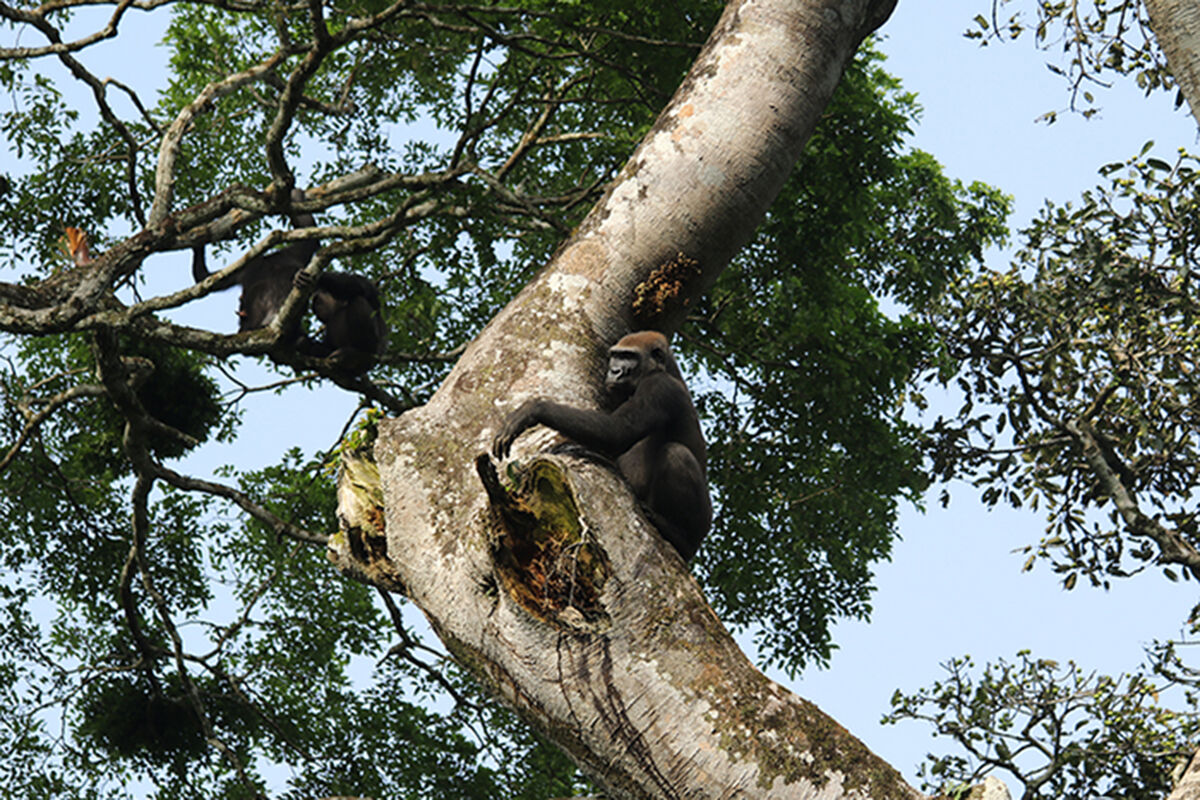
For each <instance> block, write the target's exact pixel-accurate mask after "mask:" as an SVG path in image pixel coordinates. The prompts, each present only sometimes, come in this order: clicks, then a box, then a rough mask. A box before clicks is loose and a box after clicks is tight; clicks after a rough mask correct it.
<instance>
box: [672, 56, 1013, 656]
mask: <svg viewBox="0 0 1200 800" xmlns="http://www.w3.org/2000/svg"><path fill="white" fill-rule="evenodd" d="M880 60H881V59H880V56H879V55H878V53H877V52H875V51H874V50H872V49H870V48H869V47H865V48H864V49H863V50H862V51H860V53H859V56H858V58H857V59H856V61H855V62H854V64H853V65H852V66H851V68H850V69H849V70H848V71H847V73H846V75H845V76H844V77H843V79H842V82H841V84H840V85H839V87H838V90H837V92H836V93H835V95H834V98H833V101H832V102H831V103H830V105H829V107H828V108H827V109H826V113H825V117H824V119H823V120H822V122H821V124H820V125H819V126H818V128H817V130H816V132H815V133H814V135H813V137H812V139H811V140H810V143H809V145H808V147H807V148H806V150H805V152H804V155H803V156H802V157H801V160H800V162H799V164H798V165H797V168H796V171H795V173H794V174H793V176H792V177H791V179H790V180H789V182H788V183H787V185H786V186H785V188H784V190H783V191H782V192H781V194H780V197H779V199H778V200H777V201H776V203H775V204H774V205H773V206H772V208H771V210H770V211H769V212H768V216H767V220H766V222H765V224H764V225H763V227H762V228H761V229H760V231H759V234H758V236H757V237H756V239H755V240H754V241H753V242H752V243H751V244H750V245H749V246H748V247H747V248H746V249H745V250H744V252H743V253H742V254H741V255H739V257H738V258H737V259H736V260H735V262H734V263H733V264H731V265H730V267H729V268H728V269H726V271H725V272H724V273H723V274H722V276H721V278H720V279H719V281H718V283H717V286H716V287H715V288H714V289H713V291H712V292H711V294H710V295H709V296H708V297H707V298H706V300H705V301H704V303H703V305H702V306H701V307H700V308H699V309H697V313H696V314H695V315H694V316H693V318H692V319H691V320H690V321H689V324H688V326H687V327H685V329H684V341H683V342H682V346H683V348H684V350H685V352H688V353H690V354H693V355H694V356H696V357H698V358H700V359H701V363H703V365H704V367H705V369H706V370H707V372H708V373H709V374H710V375H712V376H715V377H716V378H717V379H718V380H717V381H716V382H715V386H714V388H712V389H708V390H705V391H701V392H697V401H698V404H699V407H700V409H701V414H702V416H703V417H704V418H705V420H706V422H707V427H708V430H709V432H710V435H709V448H710V467H709V471H710V473H709V474H710V477H711V479H712V482H713V483H714V485H715V487H716V492H717V495H718V505H719V509H720V513H719V514H718V516H717V520H716V524H715V526H714V530H713V532H712V534H710V538H709V540H708V543H707V544H706V545H705V546H704V547H703V548H701V554H700V557H699V565H700V571H701V572H702V574H703V575H704V578H705V582H706V584H707V585H708V587H709V588H710V590H711V594H710V596H711V597H712V598H713V602H714V603H715V604H716V605H717V607H718V610H719V612H720V614H721V617H722V619H723V620H725V621H726V623H727V624H733V625H742V626H746V627H752V628H755V629H756V630H757V633H758V642H759V644H760V646H761V647H762V648H763V651H764V653H765V654H766V656H767V657H768V658H769V659H770V660H771V661H772V662H773V663H775V664H778V665H780V666H782V667H784V668H785V669H787V670H789V671H791V672H794V671H795V670H797V669H799V668H801V667H802V666H803V665H805V664H806V663H811V662H813V661H815V662H818V663H821V662H824V661H826V660H827V659H828V657H829V654H830V650H831V647H832V641H831V639H830V632H829V626H830V624H831V623H832V622H833V620H835V619H837V618H839V617H858V618H863V617H866V616H867V614H868V613H869V611H870V600H869V598H870V579H871V568H872V564H873V563H875V562H876V561H878V560H879V559H884V558H887V557H888V554H889V553H890V551H891V543H892V540H893V538H894V537H895V535H896V528H895V524H896V514H897V505H898V502H899V501H900V500H901V499H906V500H908V501H911V502H914V503H919V502H920V499H921V496H922V493H923V492H924V490H925V488H926V486H927V479H926V476H925V474H924V472H923V470H922V467H921V455H920V452H919V448H918V447H917V446H916V445H917V440H918V437H917V435H916V430H915V429H914V428H912V427H911V426H910V425H909V424H908V423H906V422H905V421H904V420H903V419H902V418H901V405H902V399H903V397H904V394H905V390H906V387H907V386H909V385H910V381H911V380H912V379H913V377H914V376H915V375H916V374H918V373H919V372H920V371H921V370H922V369H923V368H924V366H925V365H926V364H928V362H929V360H930V359H931V358H932V357H933V356H932V354H933V352H934V347H935V344H936V337H934V336H933V335H932V331H931V329H930V328H929V326H928V324H927V323H925V322H923V321H921V320H920V319H919V318H918V315H916V314H915V313H913V312H911V311H908V310H906V309H907V308H915V309H921V308H923V307H924V306H925V305H926V304H927V303H929V302H930V301H931V299H932V298H935V297H937V296H938V294H939V293H940V292H941V291H942V289H943V287H945V286H946V285H947V283H948V282H949V281H951V280H953V279H954V278H956V277H957V276H959V275H961V274H963V272H964V271H965V270H966V269H967V268H968V267H969V266H970V265H971V263H972V262H973V261H974V260H977V259H978V258H979V257H980V254H981V252H982V250H983V249H984V248H986V247H987V246H989V245H990V244H993V243H995V242H997V241H999V240H1000V239H1001V238H1002V237H1003V236H1004V235H1005V233H1006V229H1005V228H1004V218H1005V216H1006V215H1007V212H1008V201H1007V198H1005V197H1003V196H1002V195H1001V194H999V193H998V192H997V191H995V190H993V189H990V188H988V187H984V186H980V185H974V186H970V187H964V186H963V185H962V184H960V183H958V182H956V181H952V180H950V179H948V178H946V177H945V176H944V175H943V174H942V171H941V167H940V166H939V165H938V164H937V163H936V161H934V159H933V158H932V157H930V156H929V155H928V154H926V153H922V152H919V151H918V152H908V153H904V152H902V149H903V143H904V139H905V137H906V136H907V134H908V133H909V126H910V125H911V123H912V122H913V120H914V119H915V118H916V115H917V113H918V107H917V105H916V103H915V100H914V98H913V97H912V96H911V95H909V94H906V93H904V92H902V91H901V90H900V88H899V86H898V84H897V82H896V81H895V79H893V78H891V77H890V76H888V75H887V74H886V73H885V72H884V71H883V70H882V69H881V68H880V66H879V61H880ZM881 296H883V297H888V298H890V303H891V305H892V306H893V307H894V308H895V309H896V310H897V313H894V314H891V315H889V314H888V313H885V311H884V310H883V309H882V308H881V307H880V301H879V300H878V299H877V298H878V297H881ZM710 553H711V554H714V555H712V556H709V555H708V554H710Z"/></svg>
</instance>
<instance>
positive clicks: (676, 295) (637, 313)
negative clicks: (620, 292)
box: [633, 253, 700, 327]
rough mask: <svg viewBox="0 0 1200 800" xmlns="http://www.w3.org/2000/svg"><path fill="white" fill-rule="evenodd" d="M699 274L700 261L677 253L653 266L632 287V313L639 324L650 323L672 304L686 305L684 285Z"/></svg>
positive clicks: (688, 301) (676, 305)
mask: <svg viewBox="0 0 1200 800" xmlns="http://www.w3.org/2000/svg"><path fill="white" fill-rule="evenodd" d="M698 277H700V262H699V261H697V260H696V259H694V258H689V257H688V256H685V255H684V254H683V253H677V254H676V255H675V257H674V258H672V259H670V260H669V261H666V262H664V263H663V264H661V265H659V266H658V267H655V269H654V270H653V271H652V272H651V273H650V276H649V277H648V278H646V280H644V281H642V282H641V283H639V284H638V285H637V287H636V288H635V289H634V290H633V315H634V318H635V319H636V320H637V322H638V323H639V324H642V325H645V326H646V327H654V325H653V324H652V323H654V322H656V321H657V320H659V319H661V318H662V317H663V316H664V315H666V314H667V312H669V311H671V310H673V309H675V308H686V307H687V306H688V305H689V304H690V302H691V301H690V300H689V299H688V298H686V297H684V288H685V287H686V286H687V285H688V283H689V282H690V281H693V280H695V279H696V278H698Z"/></svg>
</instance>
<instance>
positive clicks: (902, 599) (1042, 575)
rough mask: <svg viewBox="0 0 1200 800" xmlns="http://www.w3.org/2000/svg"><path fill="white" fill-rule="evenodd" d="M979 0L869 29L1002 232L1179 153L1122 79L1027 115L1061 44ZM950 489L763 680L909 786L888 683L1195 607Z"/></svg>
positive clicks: (1121, 660)
mask: <svg viewBox="0 0 1200 800" xmlns="http://www.w3.org/2000/svg"><path fill="white" fill-rule="evenodd" d="M987 3H988V0H973V2H970V3H968V2H961V1H959V2H953V1H952V2H947V1H946V0H900V3H899V6H898V8H897V9H896V11H895V14H894V15H893V17H892V19H891V20H890V21H889V22H888V23H887V25H886V26H885V27H884V29H883V31H882V33H883V34H884V36H885V40H884V42H883V45H882V49H883V51H884V52H885V53H887V54H888V57H889V58H888V61H887V63H886V64H885V67H886V68H887V69H888V70H889V71H890V72H891V73H893V74H894V75H896V76H897V77H899V78H900V79H901V81H902V82H903V84H904V87H905V88H906V89H907V90H909V91H914V92H916V93H917V94H918V97H919V101H920V103H921V104H922V105H923V107H924V109H925V111H924V116H923V118H922V121H921V123H920V124H919V126H918V127H917V129H916V132H915V136H914V138H913V145H914V146H915V147H919V148H921V149H923V150H926V151H928V152H930V153H932V154H933V155H934V156H935V157H936V158H937V159H939V160H940V161H941V162H942V163H943V164H944V165H945V168H946V171H947V173H948V174H949V175H951V176H952V177H956V178H960V179H962V180H964V181H972V180H982V181H985V182H987V183H990V184H992V185H995V186H997V187H999V188H1001V189H1002V190H1004V191H1005V192H1007V193H1009V194H1011V195H1013V196H1014V199H1015V215H1014V217H1013V220H1012V223H1013V226H1014V227H1015V228H1020V227H1022V226H1024V225H1025V224H1027V223H1028V221H1029V220H1030V219H1031V218H1032V217H1033V216H1034V215H1035V214H1036V213H1037V211H1038V209H1039V208H1040V207H1041V206H1042V204H1043V202H1044V201H1045V200H1046V199H1051V200H1054V201H1055V202H1060V203H1061V202H1066V201H1069V200H1072V199H1074V198H1076V197H1078V195H1079V194H1080V193H1081V192H1082V191H1083V190H1085V189H1087V188H1089V187H1091V186H1093V185H1094V184H1096V183H1097V182H1098V180H1099V179H1098V176H1097V169H1098V168H1099V167H1100V166H1101V165H1103V164H1105V163H1109V162H1112V161H1119V160H1123V159H1125V158H1127V157H1129V156H1132V155H1134V154H1135V153H1137V152H1138V151H1139V150H1140V148H1141V146H1142V144H1143V143H1144V142H1146V141H1147V140H1150V139H1153V140H1155V141H1156V143H1157V147H1156V150H1155V152H1156V153H1157V154H1159V155H1160V157H1163V158H1165V159H1166V160H1168V161H1170V160H1173V157H1174V153H1175V150H1176V148H1178V147H1180V146H1185V147H1193V148H1194V147H1195V144H1196V127H1195V125H1194V123H1193V121H1192V118H1191V117H1190V116H1188V115H1187V114H1186V113H1185V110H1175V109H1173V108H1172V105H1173V95H1172V94H1166V93H1160V94H1157V95H1154V96H1152V97H1150V98H1148V99H1147V98H1145V97H1143V96H1142V94H1141V92H1140V91H1139V90H1137V88H1136V87H1135V86H1133V85H1132V83H1131V82H1129V81H1123V80H1121V79H1117V84H1116V85H1115V86H1114V88H1113V89H1112V90H1099V91H1098V92H1097V95H1098V99H1099V102H1100V104H1101V106H1102V108H1103V110H1102V112H1101V113H1100V114H1099V115H1098V117H1097V118H1095V119H1092V120H1084V119H1083V118H1082V117H1079V116H1077V115H1071V114H1064V115H1062V116H1060V118H1059V121H1058V122H1056V123H1055V124H1053V125H1046V124H1044V123H1039V122H1036V121H1035V120H1036V118H1037V117H1038V116H1039V115H1041V114H1042V113H1044V112H1046V111H1050V110H1057V109H1062V108H1063V107H1065V106H1066V104H1067V102H1068V99H1069V97H1068V92H1067V85H1066V83H1065V81H1063V80H1062V79H1061V78H1059V77H1058V76H1055V75H1053V74H1052V73H1051V72H1050V71H1049V70H1047V69H1046V66H1045V64H1046V62H1047V61H1055V60H1057V59H1058V57H1059V53H1057V52H1050V53H1044V52H1040V51H1038V50H1036V49H1035V48H1034V47H1033V44H1032V42H1031V41H1029V40H1021V41H1017V42H1012V43H1007V44H999V43H994V44H992V45H990V46H988V47H986V48H981V47H980V46H979V44H978V43H977V42H975V41H971V40H967V39H965V38H964V37H963V36H962V33H963V31H964V30H965V29H966V28H967V27H968V26H969V24H970V20H971V18H972V17H973V16H974V15H975V14H977V13H980V12H986V10H987V8H986V5H987ZM1024 5H1027V4H1024ZM141 16H142V15H132V16H131V17H129V18H128V20H127V23H135V24H136V23H138V20H139V18H140V17H141ZM125 32H126V31H123V33H125ZM129 32H130V33H132V32H133V29H130V31H129ZM139 38H140V41H142V42H150V41H154V40H155V39H156V38H157V36H156V35H155V34H154V33H153V32H151V31H150V30H147V31H145V32H144V33H143V34H142V35H141V36H135V38H134V39H133V40H130V41H137V40H138V39H139ZM130 41H126V40H124V38H122V40H121V41H120V44H117V43H106V44H105V45H103V46H101V47H100V48H97V50H96V51H95V53H88V54H86V55H85V56H84V61H85V62H86V63H88V64H89V65H91V66H92V67H93V68H94V69H96V70H97V71H99V72H100V73H101V74H105V73H111V74H113V75H114V76H118V77H121V78H122V79H123V80H126V81H127V82H131V83H132V82H135V81H138V80H141V81H143V83H142V85H141V86H140V87H139V88H147V84H149V86H153V85H154V84H155V83H156V82H157V81H158V80H159V79H160V77H161V76H160V74H159V73H158V72H157V71H156V70H154V69H148V68H147V64H148V62H149V61H150V60H152V59H153V58H160V57H161V51H159V55H158V56H150V55H149V53H148V46H147V48H146V49H142V48H140V47H139V48H134V49H132V50H131V49H130V48H129V43H130ZM24 43H25V44H33V42H24ZM134 60H136V62H137V63H136V65H135V66H133V67H131V65H130V62H131V61H134ZM56 77H57V75H56ZM66 82H68V83H69V79H68V81H66ZM81 107H83V106H82V104H81ZM990 263H991V265H992V266H994V267H1003V265H1004V262H1003V254H1001V253H997V254H993V257H992V259H991V262H990ZM148 267H150V268H151V269H152V270H153V271H154V272H155V273H156V275H157V276H158V277H159V278H160V279H162V280H164V281H165V282H166V283H167V284H170V285H171V286H174V287H176V288H177V286H178V284H179V282H180V281H186V280H187V279H188V266H187V259H186V257H183V256H173V257H159V258H158V259H155V260H154V261H153V262H151V263H150V264H148ZM233 302H234V301H233V298H232V295H231V294H226V295H223V296H220V297H214V298H210V299H209V300H208V301H207V303H208V307H207V310H206V308H204V307H201V308H197V309H186V310H184V311H183V312H182V313H181V314H180V315H178V316H177V318H178V319H180V320H181V321H188V322H191V323H194V324H204V325H208V326H212V325H214V324H220V323H214V322H213V316H212V314H213V309H214V308H218V309H219V313H220V314H222V315H226V316H224V318H223V319H224V322H226V323H228V327H229V328H230V329H232V328H233V322H234V317H233V314H232V307H233ZM192 314H196V315H198V316H197V317H191V316H190V315H192ZM356 402H357V401H356V398H354V397H352V396H350V395H348V394H346V393H344V392H341V391H340V390H337V389H333V388H322V389H319V390H314V391H312V392H292V393H291V395H290V397H289V398H288V399H287V401H286V406H281V405H277V404H276V403H277V401H276V399H275V398H273V397H272V398H268V399H267V400H266V402H262V401H259V402H256V403H253V404H252V405H251V406H250V409H249V411H248V417H247V419H248V421H249V422H250V425H251V429H253V430H255V431H256V434H257V435H256V437H255V438H256V441H255V444H254V446H252V447H249V446H247V445H248V444H249V442H248V439H247V438H246V437H243V439H242V440H241V441H240V442H239V443H238V444H236V445H233V446H230V445H219V444H214V445H210V446H206V447H205V448H204V449H203V451H202V454H201V455H200V457H199V458H198V459H190V460H189V464H188V467H189V468H191V469H199V470H203V469H207V468H211V466H213V465H216V464H221V463H236V464H238V465H239V466H240V467H242V468H245V469H251V468H257V467H261V466H264V465H266V464H269V463H273V462H274V461H276V460H277V459H278V457H279V454H280V453H281V452H282V451H283V450H284V449H286V448H287V447H288V446H291V445H298V446H301V447H304V448H306V449H314V448H324V447H328V446H329V445H330V444H331V443H332V440H333V439H334V438H335V437H336V435H337V433H338V431H339V430H340V428H341V425H342V422H343V421H344V420H345V418H346V417H347V416H348V415H349V413H350V412H351V411H352V409H353V408H354V406H355V405H356ZM281 419H283V420H286V424H283V425H280V424H279V421H280V420H281ZM952 497H953V499H952V502H951V504H950V507H949V508H948V509H942V508H941V507H940V505H938V504H937V503H936V502H931V503H930V504H929V510H928V511H927V512H926V513H924V514H921V513H918V512H917V511H915V510H912V509H906V510H905V511H904V514H903V516H902V519H901V523H900V531H901V535H902V537H903V538H902V541H900V542H899V543H898V544H897V546H896V549H895V552H894V556H893V559H892V561H891V562H890V563H888V564H882V565H880V566H879V568H878V571H877V580H876V584H877V586H878V591H877V592H876V595H875V598H874V607H875V612H874V615H873V618H872V620H871V622H870V623H844V624H842V625H839V626H838V627H837V629H836V632H835V639H836V641H837V642H838V644H839V646H840V650H839V651H838V652H836V653H835V655H834V657H833V660H832V663H831V666H830V668H829V669H827V670H820V671H818V670H810V671H809V672H808V673H806V674H804V675H802V676H801V677H800V678H799V679H798V680H796V681H787V680H786V679H784V678H782V676H778V675H776V676H774V677H776V678H777V679H779V680H781V682H783V683H784V684H785V685H789V686H791V687H792V688H793V689H795V690H796V691H797V692H798V693H799V694H801V695H804V696H805V697H808V698H809V699H811V700H813V701H815V702H816V703H817V704H818V705H820V706H821V707H822V708H823V709H825V710H826V711H827V712H828V713H830V714H831V715H832V716H833V717H834V718H835V719H837V720H838V721H839V722H841V723H842V724H843V725H845V726H846V727H848V728H849V729H850V730H851V731H852V732H854V733H855V734H856V735H858V736H859V737H860V738H861V739H863V740H864V741H865V742H866V743H867V744H868V745H869V746H870V747H871V748H872V749H874V750H875V751H876V752H877V753H879V754H880V755H881V756H883V757H884V758H885V759H886V760H888V761H889V762H890V763H892V764H893V765H894V766H896V767H897V768H899V769H901V770H902V771H903V772H904V773H905V774H906V776H908V777H909V778H910V779H912V778H913V775H914V767H915V765H916V764H917V763H918V762H919V761H920V760H921V759H922V757H923V755H924V753H925V752H927V751H928V750H930V749H934V748H939V747H945V746H948V742H946V741H944V740H931V739H930V738H929V731H928V729H927V728H926V727H924V726H922V725H921V724H918V723H904V724H902V725H900V726H893V727H886V728H885V727H881V726H880V725H879V719H880V717H881V716H882V715H883V714H884V713H885V712H886V711H887V710H888V708H889V698H890V697H891V695H892V692H893V691H894V690H895V689H897V688H901V689H904V690H909V691H911V690H913V689H916V688H917V687H919V686H922V685H927V684H929V683H931V682H932V681H934V680H936V679H938V678H940V677H941V675H942V673H941V670H940V668H939V664H940V663H941V662H943V661H945V660H947V659H949V658H951V657H953V656H959V655H964V654H970V655H972V656H973V657H974V658H975V660H976V662H977V663H982V662H985V661H988V660H994V659H996V658H999V657H1008V658H1011V657H1012V656H1014V655H1015V654H1016V652H1017V651H1018V650H1021V649H1023V648H1029V649H1032V650H1033V651H1034V653H1035V654H1037V655H1038V656H1041V657H1046V658H1052V659H1056V660H1060V661H1066V660H1068V659H1074V660H1075V661H1076V662H1077V663H1079V664H1080V665H1081V666H1084V667H1085V668H1088V669H1095V670H1098V671H1100V672H1106V673H1110V674H1115V673H1119V672H1121V671H1125V670H1130V669H1133V668H1135V667H1136V666H1137V665H1138V664H1139V663H1140V661H1141V658H1142V649H1143V647H1144V646H1145V645H1146V644H1148V643H1149V642H1150V641H1151V640H1153V639H1155V638H1166V637H1171V636H1175V635H1178V633H1179V631H1180V622H1181V619H1182V617H1183V615H1184V614H1185V613H1186V612H1187V611H1188V609H1189V608H1190V607H1191V606H1192V604H1194V603H1195V601H1196V599H1197V597H1196V588H1195V584H1193V583H1185V584H1171V583H1169V582H1167V581H1166V580H1165V579H1163V578H1162V577H1160V576H1159V575H1158V574H1157V573H1148V574H1146V575H1143V576H1140V577H1138V578H1135V579H1133V580H1130V581H1126V582H1124V583H1118V584H1116V585H1115V586H1114V588H1113V589H1112V591H1110V592H1107V593H1106V592H1102V591H1097V590H1092V589H1090V588H1086V587H1083V586H1082V584H1083V583H1084V582H1082V581H1081V582H1080V583H1081V587H1080V588H1077V589H1076V590H1075V591H1073V592H1069V593H1068V592H1064V591H1062V589H1061V588H1060V584H1059V582H1058V580H1057V579H1056V577H1055V576H1054V575H1053V574H1052V573H1051V572H1050V571H1049V570H1048V569H1046V568H1045V567H1044V566H1039V567H1036V568H1035V569H1034V570H1033V571H1032V572H1029V573H1022V572H1021V571H1020V568H1021V565H1022V563H1023V561H1024V556H1023V555H1019V554H1014V553H1013V552H1012V551H1013V550H1014V549H1015V548H1018V547H1020V546H1022V545H1025V544H1030V543H1034V542H1036V541H1037V539H1038V537H1039V536H1040V534H1041V531H1042V527H1043V523H1042V521H1041V519H1040V518H1039V517H1037V516H1036V515H1033V514H1029V513H1018V512H1013V511H1007V510H996V511H992V512H988V511H986V510H985V509H984V508H983V507H982V506H981V505H980V503H979V502H978V499H977V496H976V494H975V493H974V492H973V491H972V490H971V489H970V488H969V487H965V486H960V487H953V488H952ZM999 777H1002V778H1003V777H1004V776H999ZM1013 788H1015V786H1014V787H1013Z"/></svg>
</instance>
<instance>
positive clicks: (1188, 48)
mask: <svg viewBox="0 0 1200 800" xmlns="http://www.w3.org/2000/svg"><path fill="white" fill-rule="evenodd" d="M1146 10H1147V11H1148V12H1149V13H1150V24H1151V26H1152V27H1153V28H1154V36H1155V38H1156V39H1158V44H1159V46H1160V47H1161V48H1162V49H1163V54H1164V55H1166V57H1167V64H1168V65H1169V66H1170V67H1171V74H1172V75H1174V76H1175V80H1176V81H1177V82H1178V83H1179V90H1180V91H1181V92H1182V93H1183V96H1184V98H1185V99H1186V100H1187V102H1188V107H1189V108H1190V109H1191V110H1192V116H1193V117H1194V118H1195V119H1196V122H1197V123H1198V124H1200V6H1198V5H1197V4H1196V3H1194V2H1192V0H1146Z"/></svg>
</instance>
